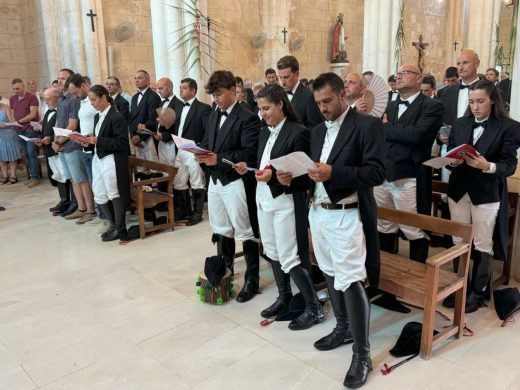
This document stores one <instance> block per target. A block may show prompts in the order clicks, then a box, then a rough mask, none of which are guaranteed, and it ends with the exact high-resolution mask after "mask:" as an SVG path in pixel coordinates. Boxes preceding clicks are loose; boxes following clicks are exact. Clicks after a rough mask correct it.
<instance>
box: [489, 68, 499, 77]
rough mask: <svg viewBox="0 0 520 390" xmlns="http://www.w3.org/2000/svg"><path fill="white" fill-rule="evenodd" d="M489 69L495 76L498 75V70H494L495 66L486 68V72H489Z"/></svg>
mask: <svg viewBox="0 0 520 390" xmlns="http://www.w3.org/2000/svg"><path fill="white" fill-rule="evenodd" d="M490 70H491V71H493V73H494V74H495V77H498V70H496V69H495V68H487V69H486V73H487V72H489V71H490Z"/></svg>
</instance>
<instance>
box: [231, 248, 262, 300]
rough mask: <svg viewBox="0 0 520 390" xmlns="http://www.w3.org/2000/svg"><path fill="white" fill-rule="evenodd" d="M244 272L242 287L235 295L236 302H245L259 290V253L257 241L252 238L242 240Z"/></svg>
mask: <svg viewBox="0 0 520 390" xmlns="http://www.w3.org/2000/svg"><path fill="white" fill-rule="evenodd" d="M242 245H243V248H244V258H245V260H246V267H247V268H246V273H245V275H244V287H242V290H241V291H240V292H239V293H238V295H237V302H247V301H249V300H250V299H252V298H253V297H254V296H255V295H256V294H258V292H259V284H260V253H259V252H258V243H257V242H255V241H253V240H247V241H244V242H243V244H242Z"/></svg>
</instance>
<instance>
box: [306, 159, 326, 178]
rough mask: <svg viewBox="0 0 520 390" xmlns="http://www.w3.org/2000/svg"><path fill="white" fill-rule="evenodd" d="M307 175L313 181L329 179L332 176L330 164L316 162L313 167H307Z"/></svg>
mask: <svg viewBox="0 0 520 390" xmlns="http://www.w3.org/2000/svg"><path fill="white" fill-rule="evenodd" d="M307 172H308V173H309V177H310V178H311V180H313V181H315V182H324V181H327V180H330V177H331V176H332V165H328V164H322V163H316V168H315V169H308V170H307Z"/></svg>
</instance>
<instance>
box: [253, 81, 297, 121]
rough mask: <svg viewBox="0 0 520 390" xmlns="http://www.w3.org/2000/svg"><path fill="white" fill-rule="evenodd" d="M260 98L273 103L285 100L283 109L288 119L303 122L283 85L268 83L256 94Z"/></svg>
mask: <svg viewBox="0 0 520 390" xmlns="http://www.w3.org/2000/svg"><path fill="white" fill-rule="evenodd" d="M260 98H264V99H267V101H268V102H269V103H273V104H279V103H280V102H283V104H282V111H283V113H284V115H285V116H286V117H287V119H289V120H290V121H293V122H298V123H301V122H300V120H299V119H298V116H297V115H296V111H294V107H293V106H292V104H291V103H290V102H289V98H288V97H287V94H286V93H285V90H284V89H283V87H282V86H281V85H278V84H269V85H266V86H265V87H263V88H262V89H261V90H260V91H258V94H257V95H256V100H257V101H258V99H260Z"/></svg>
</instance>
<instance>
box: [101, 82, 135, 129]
mask: <svg viewBox="0 0 520 390" xmlns="http://www.w3.org/2000/svg"><path fill="white" fill-rule="evenodd" d="M105 87H106V89H107V91H108V93H109V94H110V97H111V98H112V99H113V100H114V103H115V105H116V108H117V111H119V113H120V114H121V115H122V116H123V118H125V120H126V123H128V121H129V120H130V104H129V103H128V101H127V100H126V99H125V98H124V97H123V96H121V94H120V93H119V91H120V90H121V82H120V81H119V79H118V78H117V77H115V76H109V77H108V78H107V81H106V82H105Z"/></svg>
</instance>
